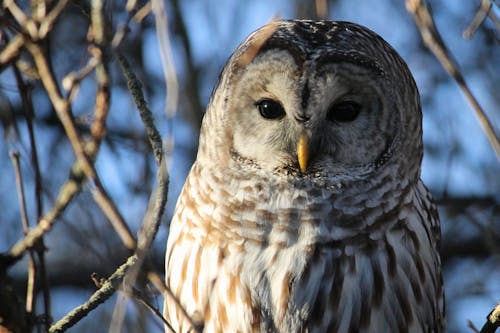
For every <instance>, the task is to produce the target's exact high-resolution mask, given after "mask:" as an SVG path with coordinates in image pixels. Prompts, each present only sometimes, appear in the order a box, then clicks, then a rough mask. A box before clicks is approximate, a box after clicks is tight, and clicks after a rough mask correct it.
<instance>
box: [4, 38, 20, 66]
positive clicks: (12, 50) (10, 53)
mask: <svg viewBox="0 0 500 333" xmlns="http://www.w3.org/2000/svg"><path fill="white" fill-rule="evenodd" d="M24 40H25V37H24V35H23V34H21V33H18V34H17V35H16V36H15V37H14V38H12V39H11V40H10V42H9V43H8V44H7V46H6V47H5V48H4V49H3V51H2V52H0V68H2V67H3V66H5V65H6V64H8V63H9V62H11V61H13V60H14V59H15V58H17V56H18V55H19V52H21V49H22V47H23V45H24Z"/></svg>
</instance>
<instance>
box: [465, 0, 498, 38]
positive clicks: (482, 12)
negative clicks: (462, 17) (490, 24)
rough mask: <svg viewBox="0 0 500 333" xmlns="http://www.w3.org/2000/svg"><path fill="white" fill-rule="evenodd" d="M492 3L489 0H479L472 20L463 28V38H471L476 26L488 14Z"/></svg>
mask: <svg viewBox="0 0 500 333" xmlns="http://www.w3.org/2000/svg"><path fill="white" fill-rule="evenodd" d="M491 6H492V3H491V1H490V0H481V4H480V5H479V8H478V9H477V11H476V15H474V18H473V19H472V22H471V23H470V24H469V26H468V27H467V28H466V29H465V30H464V32H463V33H462V36H463V37H464V38H465V39H471V38H472V35H474V33H475V32H476V30H477V28H479V26H480V25H481V23H483V21H484V19H485V18H486V17H487V16H488V12H489V11H490V10H491Z"/></svg>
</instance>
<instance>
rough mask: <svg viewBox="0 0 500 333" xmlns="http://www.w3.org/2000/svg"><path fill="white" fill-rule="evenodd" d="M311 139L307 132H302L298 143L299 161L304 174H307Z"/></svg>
mask: <svg viewBox="0 0 500 333" xmlns="http://www.w3.org/2000/svg"><path fill="white" fill-rule="evenodd" d="M308 143H309V138H308V136H307V133H306V131H302V133H301V134H300V137H299V141H298V142H297V159H298V160H299V167H300V171H301V172H302V173H304V172H306V169H307V162H308V160H309V145H308Z"/></svg>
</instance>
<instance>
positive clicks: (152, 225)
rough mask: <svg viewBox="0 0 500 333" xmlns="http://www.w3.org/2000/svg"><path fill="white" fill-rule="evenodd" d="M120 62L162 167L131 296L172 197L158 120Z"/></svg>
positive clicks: (119, 312) (118, 314) (131, 277)
mask: <svg viewBox="0 0 500 333" xmlns="http://www.w3.org/2000/svg"><path fill="white" fill-rule="evenodd" d="M117 59H118V62H119V64H120V67H121V69H122V71H123V73H124V75H125V78H126V80H127V86H128V88H129V91H130V92H131V94H132V96H133V98H134V102H135V103H136V106H137V109H138V111H139V114H140V117H141V119H142V121H143V123H144V126H145V127H146V135H147V137H148V141H149V143H150V145H151V148H152V150H153V153H154V156H155V159H156V162H157V163H158V166H159V167H158V172H157V182H158V185H157V186H158V187H157V189H156V191H153V192H152V194H151V196H150V204H149V207H148V209H147V211H146V214H145V216H144V219H143V223H142V225H141V229H140V231H139V237H138V246H137V249H136V254H137V257H138V260H137V263H136V265H135V266H134V267H133V268H132V269H131V270H130V272H129V273H128V274H127V284H126V285H125V286H124V289H125V290H126V291H128V292H131V291H130V289H131V286H133V285H134V284H135V281H136V279H137V276H138V274H139V271H140V269H141V267H142V264H143V262H144V259H145V258H146V255H147V253H148V251H149V248H150V246H151V244H152V242H153V240H154V237H155V236H156V234H157V232H158V228H159V226H160V224H161V218H162V216H163V212H164V210H165V205H166V202H167V197H168V170H167V168H166V163H165V158H164V156H163V148H162V140H161V135H160V133H159V132H158V129H157V128H156V126H155V124H154V118H153V114H152V112H151V110H149V108H148V106H147V103H146V101H145V99H144V94H143V92H142V84H141V83H140V81H139V80H138V79H137V77H136V76H135V73H134V72H133V70H132V68H131V67H130V65H129V63H128V61H127V59H126V58H125V57H124V56H123V55H120V54H117ZM123 309H124V308H123V306H118V305H117V306H116V307H115V312H114V314H113V318H114V319H115V320H114V321H113V323H114V325H113V326H112V327H111V328H110V332H120V331H121V327H120V326H121V323H122V322H123V320H122V319H123V316H124V310H123Z"/></svg>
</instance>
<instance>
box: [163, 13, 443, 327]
mask: <svg viewBox="0 0 500 333" xmlns="http://www.w3.org/2000/svg"><path fill="white" fill-rule="evenodd" d="M421 136H422V135H421V110H420V102H419V95H418V91H417V88H416V86H415V83H414V80H413V78H412V76H411V74H410V72H409V70H408V69H407V67H406V65H405V64H404V62H403V60H402V59H401V58H400V57H399V56H398V55H397V53H396V52H395V51H394V50H393V49H392V48H391V47H390V46H389V45H388V44H387V43H386V42H385V41H384V40H383V39H382V38H381V37H379V36H378V35H376V34H375V33H373V32H371V31H370V30H368V29H366V28H364V27H361V26H359V25H356V24H352V23H347V22H330V21H321V22H314V21H276V22H272V23H270V24H269V25H267V26H265V27H263V28H261V29H259V30H257V31H256V32H254V33H253V34H252V35H250V36H249V37H248V38H247V39H246V40H245V41H244V42H243V43H242V44H241V45H240V46H239V47H238V49H237V50H236V51H235V53H234V54H233V55H232V56H231V58H230V59H229V61H228V63H227V65H226V67H225V69H224V71H223V73H222V75H221V78H220V82H219V84H218V87H217V88H216V90H215V91H214V94H213V96H212V98H211V101H210V103H209V106H208V109H207V113H206V115H205V118H204V120H203V125H202V128H201V135H200V145H199V150H198V156H197V159H196V161H195V163H194V165H193V167H192V169H191V172H190V174H189V176H188V178H187V181H186V184H185V186H184V189H183V191H182V193H181V195H180V197H179V201H178V203H177V207H176V210H175V214H174V217H173V219H172V222H171V226H170V234H169V239H168V244H167V252H166V258H165V260H166V283H167V285H168V286H169V288H170V289H171V290H172V291H173V293H174V294H175V295H176V297H177V298H178V299H179V301H180V303H181V304H182V306H183V307H184V309H185V310H186V312H187V314H188V315H189V316H190V317H191V318H192V319H193V320H195V321H196V324H197V325H198V326H199V328H201V329H203V331H204V332H441V331H443V326H444V304H443V288H442V280H441V265H440V258H439V254H438V248H439V237H440V236H439V233H440V231H439V219H438V215H437V211H436V208H435V207H434V205H433V203H432V199H431V197H430V195H429V193H428V191H427V189H426V188H425V186H424V185H423V183H422V182H421V180H420V179H419V177H420V163H421V158H422V137H421ZM299 161H300V163H299ZM164 314H165V317H166V318H167V320H169V322H170V323H171V324H172V326H173V327H174V328H175V329H176V331H177V332H188V331H190V329H191V326H190V324H189V323H188V322H187V321H186V320H185V318H184V316H183V315H182V314H181V312H180V310H179V309H178V308H177V307H176V306H175V304H174V302H173V301H172V300H170V299H169V298H168V297H166V301H165V309H164Z"/></svg>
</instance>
